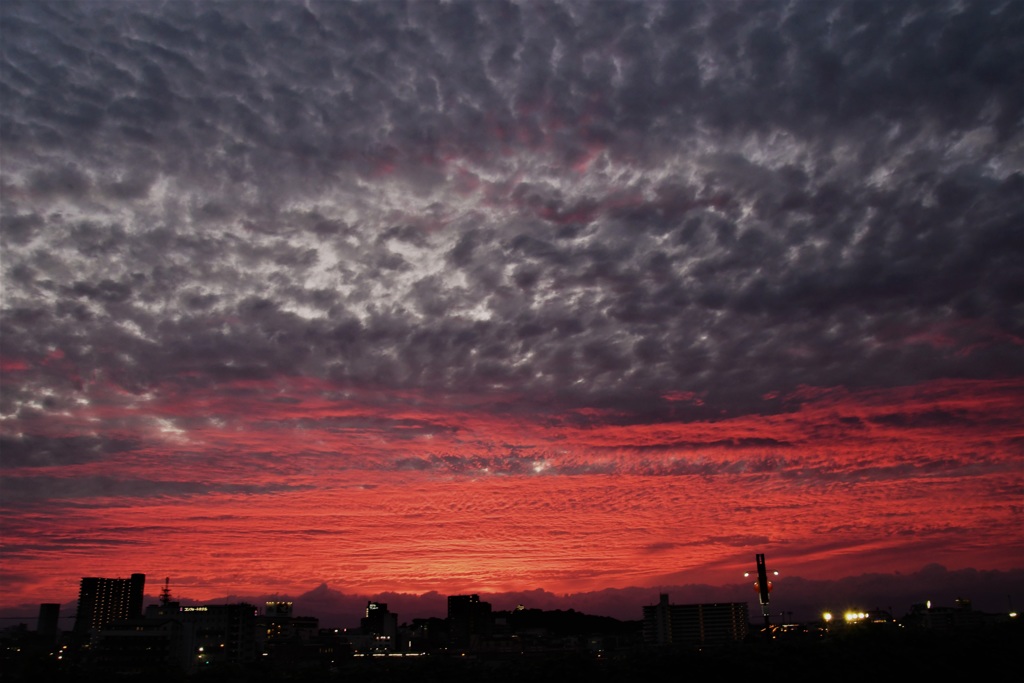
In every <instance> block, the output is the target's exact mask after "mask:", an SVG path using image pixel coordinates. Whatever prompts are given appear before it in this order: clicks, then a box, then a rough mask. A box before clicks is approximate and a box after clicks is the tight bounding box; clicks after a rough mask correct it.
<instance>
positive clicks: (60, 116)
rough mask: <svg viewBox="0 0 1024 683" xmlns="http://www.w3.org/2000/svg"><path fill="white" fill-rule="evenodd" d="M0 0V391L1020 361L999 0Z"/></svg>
mask: <svg viewBox="0 0 1024 683" xmlns="http://www.w3.org/2000/svg"><path fill="white" fill-rule="evenodd" d="M0 12H2V19H3V33H4V41H3V42H4V46H3V48H2V54H3V63H4V69H3V72H2V75H0V88H2V91H0V94H2V96H3V99H4V102H5V106H4V108H3V111H2V112H0V135H2V138H3V147H4V151H3V156H4V164H3V170H2V190H3V195H4V205H3V209H2V216H0V220H2V239H3V249H4V252H5V257H4V263H3V285H4V300H3V314H4V315H3V327H4V331H3V332H4V335H3V336H4V349H3V353H4V357H5V359H10V360H11V361H12V362H15V363H18V364H24V365H25V366H26V367H29V368H31V370H30V371H23V374H20V375H17V378H14V376H13V375H12V376H11V377H12V379H11V380H10V381H5V385H6V386H5V392H4V397H3V399H2V404H3V410H4V414H5V415H20V416H26V415H28V414H29V413H30V412H31V411H32V410H39V408H35V407H33V406H35V405H36V404H37V403H38V401H37V400H36V399H37V397H38V396H40V395H42V394H41V392H42V393H43V394H46V395H49V396H52V397H55V398H54V400H56V401H58V402H60V401H67V400H70V397H71V396H73V395H75V396H78V397H80V398H85V399H88V394H89V392H90V388H89V387H90V386H94V385H93V384H90V378H94V377H96V376H97V375H99V374H102V375H103V377H105V378H108V377H109V378H112V381H114V382H116V383H117V384H119V385H121V386H123V387H125V388H126V389H128V390H129V391H131V392H137V393H144V392H146V391H149V390H152V389H154V388H157V387H160V386H161V385H162V384H164V383H167V382H175V381H178V378H180V377H181V376H182V375H185V374H187V375H188V376H189V377H190V378H191V379H190V381H193V382H200V383H201V382H203V381H206V382H209V383H218V382H224V381H230V380H232V379H241V378H259V377H271V376H275V375H279V374H281V375H312V376H324V377H329V378H331V379H334V380H339V381H344V382H349V383H355V384H361V385H365V386H385V387H393V388H425V389H441V390H445V391H473V390H479V389H488V388H491V389H493V388H497V389H501V390H513V391H515V392H518V393H522V394H528V395H531V396H534V397H537V398H536V401H537V403H538V405H539V404H541V403H542V402H544V401H552V402H557V403H561V402H569V403H570V404H574V405H595V406H607V407H620V408H628V409H629V410H631V411H634V413H635V414H638V415H647V416H648V417H650V418H651V419H653V418H654V417H656V416H657V415H658V411H662V410H664V409H665V406H664V405H663V402H662V401H661V400H660V399H659V397H660V396H661V395H662V394H664V393H665V392H666V391H687V392H694V393H695V394H697V395H700V396H702V397H704V403H703V405H702V406H697V405H694V406H692V407H691V408H690V409H691V410H693V411H694V412H695V413H703V414H720V413H721V411H722V410H728V411H732V412H745V411H750V410H764V409H770V406H769V407H767V408H766V406H765V404H764V401H763V399H762V396H763V395H764V394H766V393H769V392H785V391H787V390H789V389H792V388H795V387H797V386H800V385H804V384H809V385H825V386H832V385H850V386H886V385H894V384H897V385H898V384H906V383H911V382H915V381H919V380H925V379H934V378H938V377H950V376H952V377H975V378H990V377H997V376H1004V375H1008V374H1009V375H1012V376H1015V377H1018V376H1019V375H1020V372H1021V370H1022V369H1024V364H1022V363H1021V357H1020V351H1019V349H1020V339H1021V338H1022V337H1024V311H1022V309H1021V300H1020V295H1019V292H1020V291H1021V290H1022V287H1024V266H1022V265H1021V264H1022V263H1024V258H1022V256H1024V255H1022V253H1021V251H1022V249H1024V235H1022V233H1021V231H1022V227H1021V226H1024V210H1022V209H1021V206H1022V203H1021V201H1020V200H1021V197H1022V196H1024V176H1022V174H1021V170H1022V166H1024V152H1022V147H1021V145H1022V134H1021V129H1020V121H1021V118H1022V113H1024V94H1022V89H1021V88H1020V83H1021V79H1020V69H1019V66H1016V65H1019V64H1021V63H1022V62H1024V55H1022V51H1024V11H1022V8H1021V7H1020V5H1019V4H1018V3H1013V2H997V1H995V0H993V1H983V2H975V3H967V4H964V3H955V2H949V3H923V4H920V3H909V2H908V3H882V2H877V3H876V2H857V3H831V2H818V1H817V0H815V1H807V2H797V3H781V2H780V3H749V2H725V3H718V2H716V3H700V2H668V3H655V2H618V1H616V2H564V3H562V2H526V3H515V2H448V3H432V2H410V3H400V2H387V3H343V2H328V3H305V4H299V3H283V2H282V3H245V4H210V3H189V2H176V3H170V4H165V5H151V4H145V3H144V4H128V3H121V2H88V3H67V2H61V3H45V2H44V3H39V2H31V3H28V2H8V3H5V4H4V7H3V8H2V9H0ZM54 350H59V351H60V353H61V354H62V358H61V360H60V362H59V363H57V362H54V361H47V358H49V355H48V354H51V353H52V352H53V351H54ZM42 410H44V411H45V410H46V408H45V407H44V408H42ZM44 450H46V449H44ZM86 450H88V449H86ZM46 452H52V449H50V450H47V451H46Z"/></svg>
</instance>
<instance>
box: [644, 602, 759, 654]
mask: <svg viewBox="0 0 1024 683" xmlns="http://www.w3.org/2000/svg"><path fill="white" fill-rule="evenodd" d="M748 621H749V607H748V606H747V603H745V602H726V603H711V604H700V605H671V604H669V602H668V596H667V595H665V594H664V593H662V595H661V598H660V601H659V602H658V604H657V605H649V606H646V607H644V641H646V642H647V643H649V644H651V645H681V646H702V645H723V644H725V643H730V642H739V641H742V640H743V639H745V638H746V637H747V631H748V629H749V623H748Z"/></svg>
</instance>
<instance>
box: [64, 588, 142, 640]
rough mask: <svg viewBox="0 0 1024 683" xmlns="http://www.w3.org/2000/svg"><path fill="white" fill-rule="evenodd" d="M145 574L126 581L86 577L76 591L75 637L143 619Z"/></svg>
mask: <svg viewBox="0 0 1024 683" xmlns="http://www.w3.org/2000/svg"><path fill="white" fill-rule="evenodd" d="M145 587H146V575H145V574H132V575H131V578H128V579H104V578H98V577H85V578H83V579H82V583H81V586H80V588H79V591H78V610H77V612H76V613H75V634H76V635H77V636H78V637H84V636H86V635H87V634H89V633H92V632H95V631H99V630H100V629H102V628H103V627H104V626H107V625H108V624H112V623H114V622H117V621H124V620H126V619H137V618H139V617H141V616H142V600H143V591H144V590H145Z"/></svg>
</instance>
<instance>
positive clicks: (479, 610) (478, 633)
mask: <svg viewBox="0 0 1024 683" xmlns="http://www.w3.org/2000/svg"><path fill="white" fill-rule="evenodd" d="M492 625H493V624H492V618H491V603H489V602H481V600H480V596H479V595H475V594H474V595H449V596H448V634H449V637H450V639H451V644H452V646H453V647H470V646H471V645H473V644H474V642H475V641H477V640H479V639H481V638H487V637H488V636H490V635H491V627H492Z"/></svg>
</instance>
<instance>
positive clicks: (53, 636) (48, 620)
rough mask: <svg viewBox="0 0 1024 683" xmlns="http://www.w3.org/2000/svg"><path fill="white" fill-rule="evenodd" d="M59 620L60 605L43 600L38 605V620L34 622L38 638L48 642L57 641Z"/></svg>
mask: <svg viewBox="0 0 1024 683" xmlns="http://www.w3.org/2000/svg"><path fill="white" fill-rule="evenodd" d="M59 620H60V605H59V604H57V603H53V602H44V603H43V604H41V605H39V621H38V622H37V623H36V632H37V633H38V634H39V637H40V638H43V639H45V640H46V641H47V642H49V643H54V642H56V641H57V633H58V631H59V628H58V623H59Z"/></svg>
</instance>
